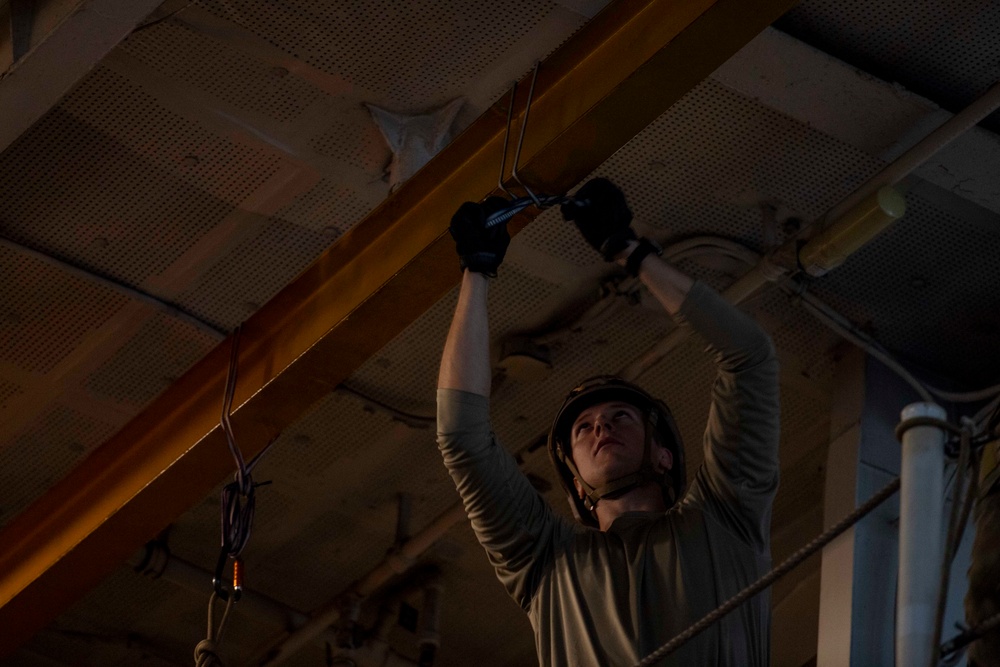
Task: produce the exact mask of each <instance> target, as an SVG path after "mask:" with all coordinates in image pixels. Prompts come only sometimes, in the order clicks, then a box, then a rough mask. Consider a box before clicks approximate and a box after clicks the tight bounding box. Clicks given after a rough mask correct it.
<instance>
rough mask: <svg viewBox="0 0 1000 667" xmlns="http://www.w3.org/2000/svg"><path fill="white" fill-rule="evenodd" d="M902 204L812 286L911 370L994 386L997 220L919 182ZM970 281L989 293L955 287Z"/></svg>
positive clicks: (999, 362)
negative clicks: (891, 220) (897, 215)
mask: <svg viewBox="0 0 1000 667" xmlns="http://www.w3.org/2000/svg"><path fill="white" fill-rule="evenodd" d="M906 200H907V213H906V216H905V217H904V218H903V219H902V220H900V222H898V223H897V224H895V225H894V226H892V227H890V228H889V229H888V230H887V231H886V232H885V233H883V234H881V235H880V236H878V237H877V238H876V239H875V240H874V241H872V243H870V244H869V245H868V246H866V247H864V248H862V249H861V250H860V251H859V252H858V253H857V254H856V255H855V256H853V257H851V258H850V259H849V260H848V261H847V262H845V263H844V265H843V266H842V267H840V268H839V269H837V270H836V271H835V272H833V273H831V274H830V275H829V276H827V277H826V278H824V279H822V280H821V281H817V283H816V285H815V288H814V289H815V291H816V293H817V294H820V295H823V297H824V298H825V299H827V300H828V301H829V303H831V304H833V305H835V307H837V308H838V309H840V310H841V311H842V312H843V313H844V314H846V315H848V316H850V317H851V318H852V319H853V320H854V321H855V322H856V323H858V324H860V325H862V326H864V327H865V328H867V329H871V330H872V331H873V333H874V334H875V336H876V337H877V338H878V339H879V340H880V341H881V342H882V343H883V344H884V345H886V346H887V347H888V348H889V349H891V350H894V351H895V352H896V353H897V354H900V355H903V356H904V357H905V358H906V360H907V361H908V362H909V363H910V364H912V365H916V366H917V367H923V368H924V369H927V370H930V371H933V372H934V373H937V374H938V375H939V376H941V377H945V378H950V379H951V380H953V381H955V382H957V383H959V385H960V386H964V387H965V388H977V387H979V386H984V385H990V384H995V383H996V378H997V376H998V375H1000V348H998V346H997V340H998V337H1000V289H997V288H996V286H997V285H1000V263H998V262H997V261H996V258H997V257H1000V234H998V233H997V229H998V224H1000V216H997V215H996V214H994V213H991V212H989V211H986V210H985V209H982V208H979V207H977V206H975V205H973V204H970V203H968V202H965V201H964V200H961V199H959V198H957V197H956V196H955V195H953V194H951V193H950V192H947V191H945V190H942V189H939V188H937V187H935V186H932V185H929V184H926V183H920V184H918V185H917V186H916V187H915V188H914V189H913V190H911V191H910V192H909V193H908V194H907V197H906ZM971 276H975V280H976V281H977V282H978V281H982V282H981V283H980V284H982V285H988V286H991V288H988V289H969V288H966V287H963V285H964V284H965V283H966V281H968V280H970V277H971ZM928 304H935V307H933V308H928V307H926V306H927V305H928ZM956 336H961V340H962V341H963V342H962V343H957V342H956ZM973 350H974V351H975V352H974V353H971V351H973Z"/></svg>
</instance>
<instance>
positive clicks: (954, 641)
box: [941, 613, 1000, 659]
mask: <svg viewBox="0 0 1000 667" xmlns="http://www.w3.org/2000/svg"><path fill="white" fill-rule="evenodd" d="M997 628H1000V613H996V614H993V615H992V616H990V617H989V618H987V619H986V620H984V621H983V622H982V623H979V624H977V625H975V626H973V627H971V628H969V629H968V630H964V631H962V633H961V634H958V635H956V636H954V637H952V638H951V639H949V640H948V641H946V642H945V643H944V644H942V645H941V658H942V659H948V658H949V657H951V656H952V655H954V654H956V653H958V652H959V651H961V650H962V649H964V648H965V647H966V646H968V645H969V644H971V643H972V642H974V641H976V640H977V639H979V638H980V637H982V636H983V635H985V634H986V633H988V632H992V631H993V630H996V629H997Z"/></svg>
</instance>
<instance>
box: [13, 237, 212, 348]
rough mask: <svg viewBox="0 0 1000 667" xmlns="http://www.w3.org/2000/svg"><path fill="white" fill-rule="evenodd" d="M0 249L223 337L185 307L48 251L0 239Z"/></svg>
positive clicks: (209, 333) (210, 324)
mask: <svg viewBox="0 0 1000 667" xmlns="http://www.w3.org/2000/svg"><path fill="white" fill-rule="evenodd" d="M0 246H3V247H5V248H8V249H9V250H12V251H14V252H16V253H19V254H22V255H27V256H29V257H32V258H34V259H37V260H39V261H41V262H44V263H46V264H49V265H51V266H55V267H58V268H60V269H62V270H64V271H66V272H67V273H70V274H72V275H74V276H77V277H79V278H83V279H84V280H88V281H90V282H95V283H98V284H100V285H103V286H104V287H107V288H109V289H112V290H114V291H116V292H119V293H120V294H123V295H125V296H127V297H129V298H130V299H134V300H136V301H141V302H142V303H145V304H147V305H150V306H152V307H153V308H155V309H157V310H159V311H160V312H162V313H164V314H166V315H169V316H170V317H173V318H175V319H178V320H180V321H182V322H184V323H186V324H189V325H191V326H192V327H194V328H195V329H198V330H199V331H201V332H203V333H206V334H208V335H210V336H211V337H212V338H214V339H216V340H222V339H223V338H225V337H226V335H227V332H226V331H224V330H223V329H222V328H221V327H219V326H217V325H215V324H212V323H211V322H208V321H207V320H205V319H202V318H201V317H198V316H197V315H195V314H194V313H192V312H190V311H189V310H186V309H185V308H183V307H182V306H179V305H177V304H176V303H171V302H170V301H167V300H166V299H163V298H161V297H158V296H156V295H155V294H150V293H149V292H146V291H144V290H141V289H139V288H138V287H134V286H132V285H128V284H126V283H123V282H121V281H119V280H116V279H115V278H111V277H109V276H105V275H103V274H100V273H97V272H95V271H93V270H92V269H88V268H85V267H83V266H80V265H79V264H76V263H75V262H72V261H70V260H68V259H65V258H63V257H57V256H56V255H53V254H52V253H50V252H43V251H41V250H36V249H34V248H31V247H29V246H26V245H24V244H23V243H19V242H17V241H12V240H11V239H8V238H4V237H0Z"/></svg>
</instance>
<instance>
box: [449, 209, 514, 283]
mask: <svg viewBox="0 0 1000 667" xmlns="http://www.w3.org/2000/svg"><path fill="white" fill-rule="evenodd" d="M509 203H510V202H508V201H507V200H506V199H504V198H503V197H489V198H488V199H487V200H486V201H484V202H483V203H482V204H476V203H474V202H471V201H467V202H465V203H464V204H462V205H461V206H459V207H458V210H457V211H455V215H453V216H452V217H451V227H450V228H449V231H451V237H452V238H453V239H455V250H456V251H457V252H458V258H459V266H461V267H462V269H463V270H464V269H468V270H469V271H474V272H476V273H482V274H484V275H487V276H490V277H493V278H495V277H496V275H497V268H499V266H500V263H501V262H503V256H504V255H505V254H507V246H508V245H510V234H509V233H508V232H507V223H506V222H502V223H500V224H498V225H495V226H493V227H489V228H487V227H486V218H487V216H489V215H490V214H491V213H495V212H496V211H499V210H501V209H504V208H506V207H507V205H508V204H509Z"/></svg>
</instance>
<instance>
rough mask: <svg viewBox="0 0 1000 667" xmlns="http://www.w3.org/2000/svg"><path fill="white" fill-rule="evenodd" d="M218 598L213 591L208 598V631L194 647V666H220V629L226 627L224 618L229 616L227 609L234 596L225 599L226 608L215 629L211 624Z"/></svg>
mask: <svg viewBox="0 0 1000 667" xmlns="http://www.w3.org/2000/svg"><path fill="white" fill-rule="evenodd" d="M218 599H219V596H218V595H217V594H216V593H214V592H213V593H212V596H211V597H210V598H208V632H207V633H206V638H205V639H202V640H201V641H200V642H198V645H197V646H195V647H194V664H195V667H222V659H221V658H219V654H218V653H217V650H218V646H219V642H221V641H222V631H223V630H224V629H225V627H226V619H228V618H229V610H230V609H232V607H233V602H235V598H234V597H232V596H230V598H229V599H228V600H226V608H225V609H224V610H223V612H222V618H221V619H220V620H219V627H218V629H216V628H214V627H213V626H214V622H215V601H216V600H218Z"/></svg>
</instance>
